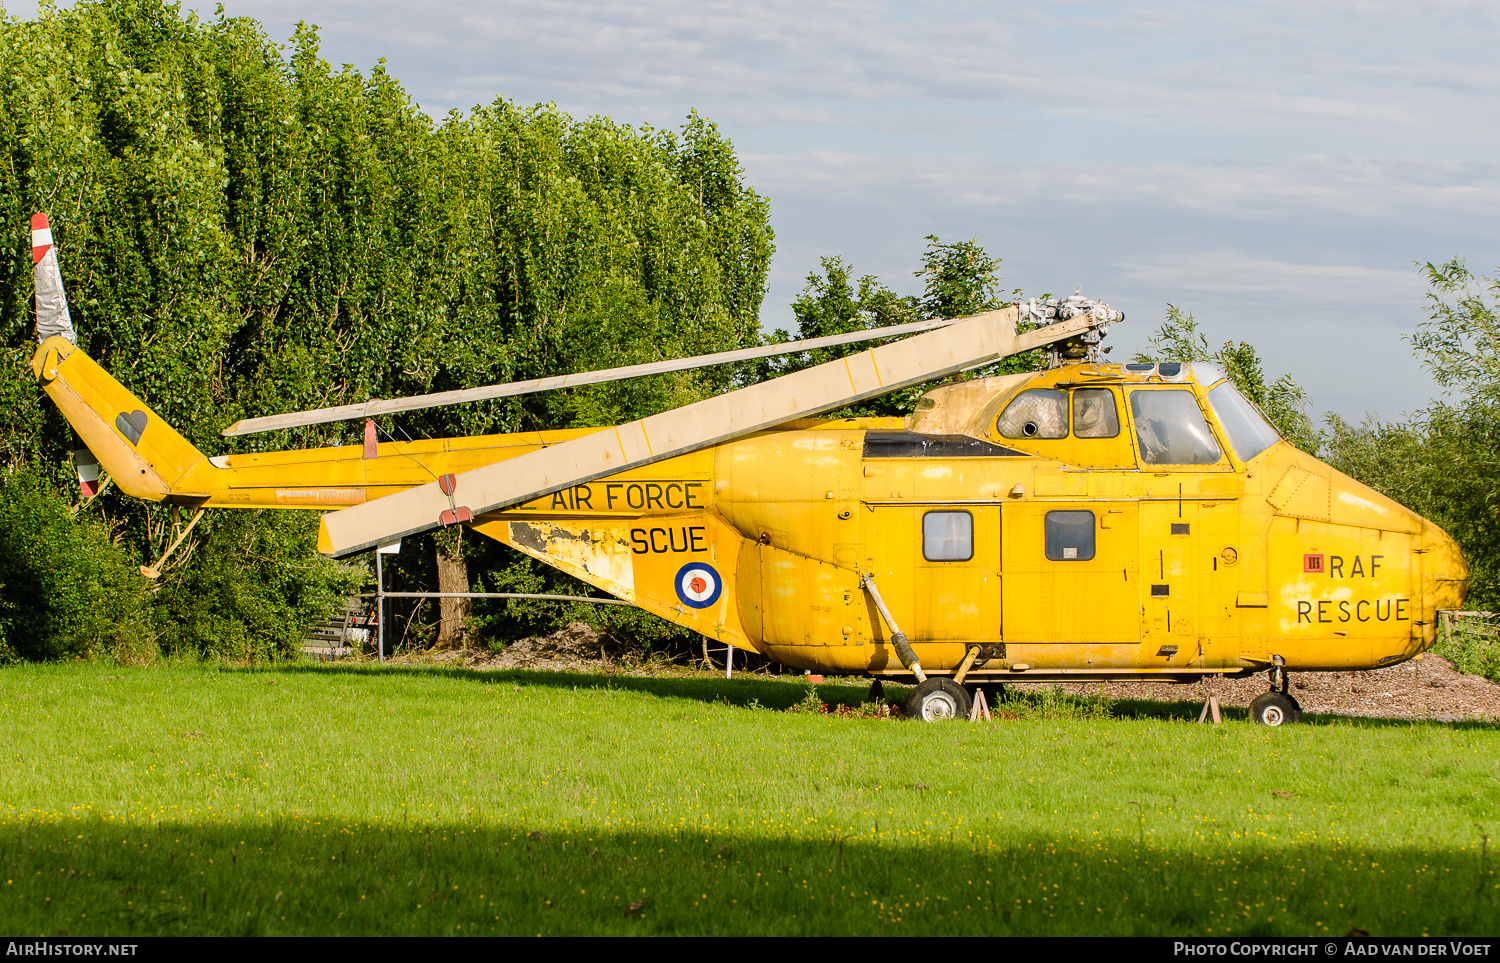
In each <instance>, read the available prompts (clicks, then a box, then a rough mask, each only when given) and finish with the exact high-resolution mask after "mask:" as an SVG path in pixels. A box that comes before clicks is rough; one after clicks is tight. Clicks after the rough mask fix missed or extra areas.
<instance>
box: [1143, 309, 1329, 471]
mask: <svg viewBox="0 0 1500 963" xmlns="http://www.w3.org/2000/svg"><path fill="white" fill-rule="evenodd" d="M1146 343H1147V345H1148V348H1147V349H1146V350H1145V351H1140V352H1137V353H1136V355H1135V360H1136V361H1140V362H1144V363H1152V362H1159V361H1181V362H1193V361H1198V362H1207V363H1209V364H1215V365H1218V366H1219V367H1220V368H1222V369H1224V373H1225V374H1226V375H1228V376H1229V380H1230V381H1232V382H1234V386H1235V387H1236V388H1238V389H1239V390H1240V393H1241V394H1243V395H1244V396H1245V397H1246V398H1248V399H1249V400H1250V401H1252V402H1254V403H1255V404H1256V405H1257V406H1259V407H1260V410H1261V411H1263V412H1265V415H1266V417H1267V418H1268V419H1270V421H1271V424H1273V425H1275V426H1276V430H1277V431H1279V432H1281V434H1282V437H1284V438H1285V439H1286V440H1287V441H1289V442H1291V443H1292V444H1293V445H1295V446H1297V447H1298V448H1300V449H1302V450H1303V451H1305V452H1308V453H1309V454H1317V453H1318V449H1319V447H1320V445H1321V444H1322V441H1321V435H1320V433H1319V432H1318V430H1317V429H1316V428H1314V427H1313V423H1312V419H1311V418H1309V417H1308V416H1307V406H1308V396H1307V391H1306V390H1305V389H1303V387H1302V386H1301V385H1299V384H1297V382H1296V381H1295V380H1293V378H1292V376H1291V375H1290V374H1284V375H1282V376H1281V377H1280V378H1277V379H1276V380H1275V381H1272V382H1269V383H1268V382H1267V381H1266V375H1265V370H1264V369H1263V368H1262V367H1261V361H1260V356H1259V355H1257V354H1256V352H1255V347H1254V346H1253V345H1251V344H1250V343H1248V342H1245V341H1226V342H1224V343H1223V345H1221V346H1220V347H1219V348H1218V350H1211V349H1210V348H1209V346H1208V337H1207V336H1206V335H1205V334H1203V332H1201V331H1199V330H1198V322H1197V320H1196V319H1194V318H1193V316H1192V315H1191V314H1187V315H1184V314H1183V313H1182V309H1181V308H1178V307H1176V306H1175V305H1171V304H1169V305H1167V317H1166V320H1164V321H1163V322H1162V325H1161V327H1160V328H1158V329H1157V330H1156V333H1155V334H1153V335H1151V337H1150V338H1148V339H1147V341H1146Z"/></svg>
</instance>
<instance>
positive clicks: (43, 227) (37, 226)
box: [31, 214, 52, 264]
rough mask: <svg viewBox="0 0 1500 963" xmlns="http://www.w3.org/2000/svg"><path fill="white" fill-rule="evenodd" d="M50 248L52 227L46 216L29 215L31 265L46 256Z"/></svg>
mask: <svg viewBox="0 0 1500 963" xmlns="http://www.w3.org/2000/svg"><path fill="white" fill-rule="evenodd" d="M51 247H52V227H51V225H49V224H48V223H47V215H46V214H33V215H31V263H32V264H35V263H37V262H38V261H40V260H41V259H42V258H44V257H46V256H47V251H48V250H49V249H50V248H51Z"/></svg>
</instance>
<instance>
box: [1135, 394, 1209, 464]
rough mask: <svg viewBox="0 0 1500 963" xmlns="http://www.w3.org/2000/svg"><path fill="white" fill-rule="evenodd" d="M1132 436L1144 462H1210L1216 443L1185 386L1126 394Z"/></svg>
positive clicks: (1196, 403) (1201, 413)
mask: <svg viewBox="0 0 1500 963" xmlns="http://www.w3.org/2000/svg"><path fill="white" fill-rule="evenodd" d="M1130 410H1131V413H1132V414H1133V415H1134V416H1135V436H1136V441H1137V442H1139V444H1140V447H1141V461H1142V462H1145V463H1146V464H1148V465H1212V464H1213V463H1214V462H1216V461H1218V460H1219V443H1218V442H1217V441H1215V440H1214V436H1213V432H1211V431H1209V430H1208V422H1207V421H1206V420H1204V418H1203V412H1202V411H1201V410H1199V408H1198V402H1197V401H1196V400H1195V399H1194V398H1193V393H1192V392H1191V391H1188V390H1186V389H1159V388H1158V389H1149V390H1137V391H1132V392H1131V393H1130Z"/></svg>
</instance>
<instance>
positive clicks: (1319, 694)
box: [1059, 653, 1500, 722]
mask: <svg viewBox="0 0 1500 963" xmlns="http://www.w3.org/2000/svg"><path fill="white" fill-rule="evenodd" d="M1289 675H1290V676H1291V683H1292V686H1291V694H1292V696H1293V697H1294V698H1295V699H1296V700H1297V702H1298V703H1300V704H1301V706H1302V710H1303V711H1304V712H1316V713H1323V714H1327V715H1341V716H1371V717H1377V718H1386V719H1435V720H1439V721H1443V722H1458V721H1461V720H1465V719H1481V720H1488V721H1495V720H1500V685H1497V684H1496V683H1494V682H1491V681H1490V680H1488V679H1486V678H1484V677H1482V676H1477V675H1464V674H1463V673H1462V672H1460V671H1458V668H1457V667H1456V666H1454V664H1453V663H1452V662H1449V661H1448V660H1447V659H1445V658H1443V657H1442V656H1437V655H1432V654H1431V653H1428V654H1426V655H1423V656H1418V657H1417V658H1415V659H1413V660H1412V661H1410V662H1404V663H1402V664H1401V665H1393V666H1391V667H1389V668H1385V669H1366V670H1362V671H1358V672H1292V673H1289ZM1059 688H1061V689H1062V690H1063V691H1064V692H1066V693H1068V694H1069V695H1078V696H1094V695H1097V694H1098V692H1099V683H1097V682H1094V683H1085V682H1074V683H1066V684H1063V685H1061V686H1059ZM1267 688H1268V686H1267V684H1266V677H1265V674H1264V673H1262V674H1260V675H1256V676H1251V677H1250V678H1248V679H1204V680H1203V681H1202V682H1195V683H1193V684H1191V685H1174V684H1172V683H1165V682H1106V683H1105V684H1104V697H1105V698H1106V699H1141V700H1149V701H1157V702H1199V703H1202V702H1206V701H1208V697H1209V694H1210V693H1213V694H1217V695H1218V697H1219V704H1220V705H1222V706H1237V707H1241V708H1244V707H1248V706H1249V705H1250V700H1251V699H1254V698H1255V697H1256V696H1258V695H1260V694H1261V693H1262V692H1265V691H1267Z"/></svg>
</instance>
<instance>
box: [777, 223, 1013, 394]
mask: <svg viewBox="0 0 1500 963" xmlns="http://www.w3.org/2000/svg"><path fill="white" fill-rule="evenodd" d="M821 266H822V273H821V274H820V273H818V272H813V273H811V274H809V275H808V276H807V283H806V285H805V286H804V287H803V289H802V293H801V294H800V295H798V296H797V299H796V300H795V301H793V302H792V314H793V316H794V317H795V318H796V319H797V330H796V332H795V333H794V334H789V333H787V332H786V331H777V332H776V334H775V336H774V337H773V338H772V340H773V341H777V342H785V341H800V340H804V339H808V338H821V337H826V336H828V335H834V334H847V333H850V332H854V331H873V330H876V329H878V328H884V327H889V326H891V325H897V324H906V323H909V322H912V321H921V320H925V319H928V318H962V317H968V316H970V315H974V314H982V313H984V312H986V311H993V310H995V309H997V308H1000V307H1003V306H1004V305H1006V304H1008V303H1010V302H1011V301H1012V300H1014V297H1015V296H1016V295H1018V294H1019V292H1012V296H1011V297H1010V298H1003V297H1002V296H1001V294H1000V281H999V277H998V276H997V274H996V271H998V270H999V267H1000V260H999V258H992V257H990V256H989V254H988V253H986V252H985V250H984V248H983V247H981V246H980V244H979V241H978V239H977V238H974V239H970V240H968V241H960V242H957V243H954V244H946V243H943V242H942V241H941V240H939V239H938V238H937V237H936V236H933V235H928V237H927V250H926V251H924V252H923V255H922V267H921V268H920V269H918V270H917V271H916V272H915V276H916V277H918V278H922V279H923V294H922V296H921V297H920V298H918V297H914V296H911V295H900V294H896V293H895V292H894V291H892V290H891V289H890V288H888V287H886V286H885V285H884V284H882V283H881V282H880V281H879V280H878V279H877V278H875V277H874V276H872V275H865V276H863V277H860V278H859V279H858V280H856V279H855V277H854V271H853V268H851V267H850V266H849V265H847V264H845V263H844V260H843V258H840V257H826V258H823V259H822V262H821ZM869 347H870V342H858V343H855V344H849V345H840V346H836V347H832V348H819V349H816V350H813V351H804V352H800V353H798V354H793V355H785V356H783V357H782V358H779V359H773V360H772V361H771V362H769V363H767V364H766V365H765V366H764V367H763V368H762V371H761V376H762V377H766V376H775V375H781V374H786V373H788V372H792V371H800V370H802V369H803V368H808V367H812V366H813V365H818V364H822V363H824V362H825V361H832V360H834V359H836V358H842V357H846V356H848V355H850V354H857V353H859V352H861V351H864V350H866V349H868V348H869ZM1041 362H1042V355H1041V353H1040V352H1035V351H1032V352H1026V353H1025V354H1023V355H1017V356H1015V357H1012V358H1007V359H1004V360H1003V361H1000V362H998V363H996V364H994V365H990V366H988V367H986V368H984V369H982V370H981V371H979V372H978V373H977V374H978V375H979V376H989V375H993V374H1000V373H1006V372H1011V371H1028V370H1034V369H1035V368H1037V367H1039V366H1040V364H1041ZM929 388H931V385H916V386H913V387H911V388H906V389H903V390H901V391H898V392H894V393H892V394H889V395H885V396H883V397H880V398H873V399H871V400H869V401H866V402H862V403H860V404H858V405H853V406H850V407H849V408H845V409H842V410H840V411H838V412H835V415H837V416H840V417H857V416H900V415H905V414H907V413H908V412H910V411H911V410H912V407H913V405H914V404H915V403H916V400H917V398H918V397H920V396H921V394H922V392H924V391H926V390H928V389H929Z"/></svg>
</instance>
